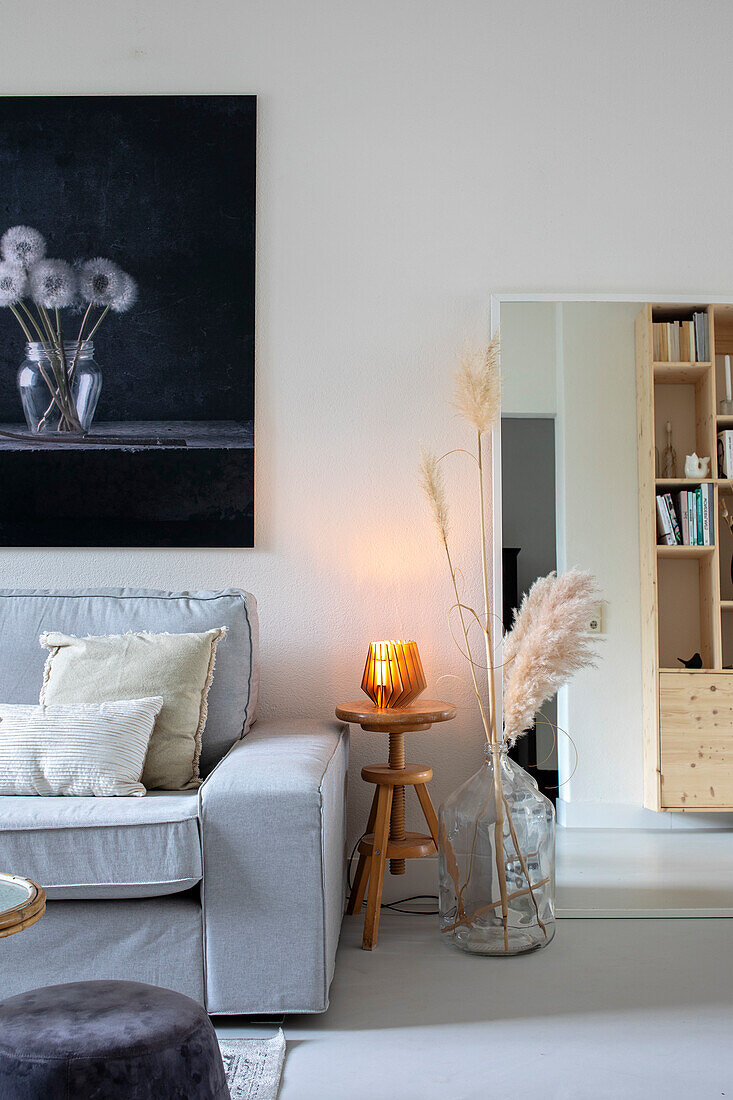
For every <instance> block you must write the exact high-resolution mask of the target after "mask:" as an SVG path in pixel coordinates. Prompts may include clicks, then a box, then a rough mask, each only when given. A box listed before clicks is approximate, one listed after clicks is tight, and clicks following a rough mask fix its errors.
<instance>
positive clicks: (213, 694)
mask: <svg viewBox="0 0 733 1100" xmlns="http://www.w3.org/2000/svg"><path fill="white" fill-rule="evenodd" d="M216 626H225V627H226V628H227V634H226V637H225V638H223V639H222V641H221V642H220V643H219V645H218V647H217V652H216V668H215V671H214V680H213V683H212V685H211V691H210V692H209V701H208V718H207V721H206V729H205V730H204V737H203V745H202V751H201V774H202V776H205V775H208V773H209V772H210V771H211V769H212V768H213V767H214V766H215V765H216V764H217V763H218V761H219V760H220V759H221V758H222V756H223V755H224V754H225V753H226V752H227V750H228V749H229V748H230V747H231V746H232V745H233V744H234V742H235V741H236V740H237V739H238V738H240V737H242V736H243V735H244V734H245V733H246V732H247V730H248V729H249V727H250V725H251V724H252V722H253V721H254V718H255V711H256V707H257V688H258V681H259V665H258V660H259V654H258V629H257V604H256V601H255V598H254V596H251V595H250V594H249V593H248V592H242V591H240V590H238V589H229V590H227V591H224V592H156V591H151V590H146V589H137V588H99V589H91V590H90V589H73V588H71V589H61V590H52V591H45V592H44V591H21V590H7V589H5V590H3V589H0V702H3V703H37V702H38V696H39V693H40V690H41V681H42V678H43V666H44V662H45V659H46V657H47V656H48V651H47V650H45V649H42V648H41V646H40V645H39V642H38V637H39V635H40V634H42V633H43V631H44V630H60V631H62V632H64V633H66V634H77V635H80V636H82V637H83V636H84V635H87V634H89V635H100V634H125V633H126V632H127V631H128V630H131V631H142V630H147V631H150V632H152V633H154V634H159V633H164V632H168V633H170V634H187V633H198V632H200V631H203V630H210V629H211V628H212V627H216Z"/></svg>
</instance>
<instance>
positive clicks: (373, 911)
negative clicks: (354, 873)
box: [361, 786, 392, 951]
mask: <svg viewBox="0 0 733 1100" xmlns="http://www.w3.org/2000/svg"><path fill="white" fill-rule="evenodd" d="M391 810H392V788H391V787H390V786H384V787H379V797H378V800H377V820H376V823H375V826H374V847H373V849H372V858H371V861H370V862H371V867H370V871H369V897H368V898H367V910H366V920H365V921H364V938H363V939H362V941H361V946H362V948H363V949H364V950H365V951H371V950H372V948H373V947H374V945H375V943H376V942H377V933H378V932H379V914H380V906H381V904H382V886H383V884H384V865H385V861H386V857H387V841H388V839H389V819H390V812H391Z"/></svg>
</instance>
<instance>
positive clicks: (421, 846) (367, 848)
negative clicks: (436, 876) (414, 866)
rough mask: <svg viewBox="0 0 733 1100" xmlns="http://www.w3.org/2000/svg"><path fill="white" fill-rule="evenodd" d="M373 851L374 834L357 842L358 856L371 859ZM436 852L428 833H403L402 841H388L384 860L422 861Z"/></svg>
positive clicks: (368, 834)
mask: <svg viewBox="0 0 733 1100" xmlns="http://www.w3.org/2000/svg"><path fill="white" fill-rule="evenodd" d="M373 851H374V833H367V834H366V836H363V837H362V838H361V840H360V841H359V854H360V855H362V856H367V857H371V855H372V853H373ZM436 852H437V848H436V847H435V841H434V840H433V838H432V837H431V836H430V834H429V833H405V836H404V839H403V840H388V841H387V851H386V852H385V853H384V855H385V859H422V858H423V856H434V855H435V853H436Z"/></svg>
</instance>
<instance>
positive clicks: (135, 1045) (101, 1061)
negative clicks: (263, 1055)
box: [0, 981, 229, 1100]
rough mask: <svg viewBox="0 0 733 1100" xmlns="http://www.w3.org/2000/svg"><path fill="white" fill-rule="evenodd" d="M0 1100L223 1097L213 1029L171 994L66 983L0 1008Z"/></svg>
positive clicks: (200, 1012) (122, 985)
mask: <svg viewBox="0 0 733 1100" xmlns="http://www.w3.org/2000/svg"><path fill="white" fill-rule="evenodd" d="M0 1096H1V1097H2V1098H3V1100H52V1098H53V1100H72V1098H73V1100H92V1098H94V1100H128V1098H129V1100H180V1097H184V1096H185V1097H187V1098H189V1100H229V1088H228V1085H227V1081H226V1075H225V1073H224V1065H223V1062H222V1058H221V1052H220V1050H219V1044H218V1042H217V1038H216V1032H215V1031H214V1028H213V1025H212V1023H211V1021H210V1020H209V1017H208V1016H207V1015H206V1011H205V1010H204V1009H203V1008H202V1007H201V1005H199V1004H197V1003H196V1002H195V1001H192V1000H191V999H190V997H184V996H183V995H182V994H181V993H175V992H173V990H171V989H159V988H157V987H156V986H151V985H143V984H142V983H140V982H113V981H97V982H70V983H68V984H66V985H52V986H47V987H45V988H43V989H32V990H30V991H29V992H27V993H21V994H19V995H18V996H16V997H10V998H9V999H8V1000H5V1001H0Z"/></svg>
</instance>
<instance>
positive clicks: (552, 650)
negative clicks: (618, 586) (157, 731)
mask: <svg viewBox="0 0 733 1100" xmlns="http://www.w3.org/2000/svg"><path fill="white" fill-rule="evenodd" d="M597 601H598V589H597V587H596V583H595V580H594V578H593V576H592V574H591V573H587V572H584V571H581V570H578V569H571V570H569V571H568V572H567V573H561V574H560V575H559V576H557V575H556V574H555V573H550V574H549V575H548V576H547V577H540V578H539V580H537V581H535V583H534V584H533V585H532V587H531V588H530V590H529V592H527V593H526V595H525V596H524V599H523V600H522V603H521V606H520V607H519V609H518V611H516V612H515V613H514V625H513V626H512V629H511V630H510V631H509V633H508V634H507V636H506V638H505V639H504V658H503V663H504V728H505V730H506V740H507V742H508V743H509V744H510V745H513V744H514V742H515V741H516V740H517V738H518V737H520V736H521V735H522V733H524V731H525V730H527V729H530V728H531V727H532V726H533V725H534V720H535V716H536V714H537V712H538V710H539V709H540V707H541V706H542V704H543V703H545V702H546V701H547V700H548V699H551V698H552V696H553V695H555V694H556V693H557V691H558V690H559V689H560V688H561V687H562V686H563V685H564V684H566V683H567V682H568V680H570V679H571V677H572V676H574V675H575V673H576V672H579V671H580V670H581V669H583V668H589V667H593V666H594V665H595V663H596V657H597V653H596V651H595V650H594V649H593V647H592V640H591V639H590V638H589V637H588V635H587V623H588V620H589V618H590V617H591V615H592V612H593V608H594V607H595V605H596V603H597Z"/></svg>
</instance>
